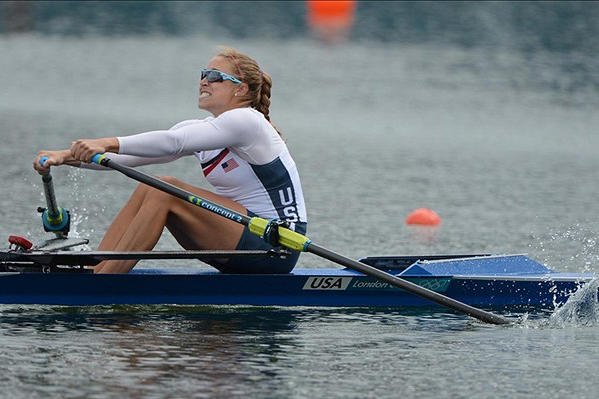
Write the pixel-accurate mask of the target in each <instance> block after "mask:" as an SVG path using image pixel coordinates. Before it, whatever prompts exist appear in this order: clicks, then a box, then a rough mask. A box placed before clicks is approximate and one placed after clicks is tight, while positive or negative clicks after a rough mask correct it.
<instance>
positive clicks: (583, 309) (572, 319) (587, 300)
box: [543, 279, 599, 328]
mask: <svg viewBox="0 0 599 399" xmlns="http://www.w3.org/2000/svg"><path fill="white" fill-rule="evenodd" d="M598 289H599V279H594V280H592V281H591V282H589V283H587V284H584V285H583V286H582V287H581V288H580V289H578V291H576V292H575V293H574V294H572V295H571V296H570V297H569V298H568V301H567V302H566V303H565V304H563V305H562V306H561V307H559V308H557V309H556V310H555V311H554V312H553V313H552V314H551V316H550V317H549V319H548V320H546V321H545V322H544V324H545V325H544V326H543V327H549V328H565V327H590V326H599V301H598V298H597V290H598Z"/></svg>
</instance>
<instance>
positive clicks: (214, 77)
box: [201, 69, 241, 84]
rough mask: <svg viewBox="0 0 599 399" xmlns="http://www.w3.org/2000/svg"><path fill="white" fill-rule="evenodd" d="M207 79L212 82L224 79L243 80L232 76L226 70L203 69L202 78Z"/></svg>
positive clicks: (238, 81)
mask: <svg viewBox="0 0 599 399" xmlns="http://www.w3.org/2000/svg"><path fill="white" fill-rule="evenodd" d="M204 79H206V80H207V81H208V82H210V83H214V82H222V81H224V80H230V81H231V82H233V83H237V84H239V83H241V80H239V79H237V78H236V77H235V76H231V75H229V74H226V73H224V72H221V71H218V70H216V69H204V70H202V78H201V80H204Z"/></svg>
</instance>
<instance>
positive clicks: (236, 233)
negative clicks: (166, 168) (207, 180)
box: [94, 178, 247, 273]
mask: <svg viewBox="0 0 599 399" xmlns="http://www.w3.org/2000/svg"><path fill="white" fill-rule="evenodd" d="M162 180H165V181H167V182H169V183H171V184H174V185H176V186H178V187H181V188H182V189H184V190H187V191H190V192H193V193H194V194H196V195H198V196H200V197H202V198H205V199H207V200H209V201H213V202H215V203H218V204H221V205H223V206H225V207H227V208H229V209H232V210H234V211H236V212H239V213H242V214H246V213H247V211H246V209H245V208H244V207H243V206H242V205H240V204H238V203H236V202H234V201H231V200H229V199H226V198H223V197H220V196H218V195H216V194H214V193H211V192H209V191H206V190H202V189H199V188H196V187H193V186H191V185H188V184H185V183H183V182H181V181H179V180H177V179H174V178H163V179H162ZM137 205H139V206H137ZM127 208H129V209H127ZM135 211H136V212H135ZM131 216H133V217H131ZM117 219H118V220H115V223H113V224H117V226H116V227H114V229H113V228H112V227H113V226H111V228H109V229H108V231H107V233H106V234H107V235H108V234H109V233H111V229H112V233H113V234H115V235H117V236H118V235H119V234H120V239H118V240H116V239H113V238H106V237H105V239H104V240H103V243H102V244H104V245H106V247H104V248H102V249H104V250H114V251H144V250H150V249H152V248H154V246H155V245H156V243H157V242H158V239H159V238H160V236H161V235H162V231H163V229H164V227H165V226H166V227H167V228H168V229H169V231H171V233H172V234H173V236H174V237H175V239H176V240H177V241H178V242H179V243H180V244H181V245H182V246H183V247H184V248H186V249H235V247H236V246H237V243H238V242H239V239H240V237H241V234H242V232H243V226H242V225H240V224H238V223H235V222H233V221H230V220H227V219H225V218H223V217H222V216H219V215H216V214H214V213H212V212H209V211H207V210H205V209H202V208H199V207H197V206H195V205H192V204H190V203H188V202H186V201H183V200H180V199H178V198H176V197H173V196H172V195H170V194H166V193H163V192H162V191H159V190H156V189H153V188H148V189H147V190H146V192H145V195H139V196H136V195H135V193H134V195H133V196H132V197H131V199H130V200H129V202H128V203H127V205H126V206H125V208H123V210H122V211H121V213H119V215H118V216H117ZM112 243H115V245H114V247H112V248H110V245H109V244H112ZM102 244H101V245H102ZM136 263H137V261H136V260H115V261H104V262H101V263H100V264H98V265H97V266H96V267H95V269H94V272H95V273H127V272H128V271H129V270H131V269H132V268H133V267H134V266H135V264H136Z"/></svg>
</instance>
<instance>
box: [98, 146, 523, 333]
mask: <svg viewBox="0 0 599 399" xmlns="http://www.w3.org/2000/svg"><path fill="white" fill-rule="evenodd" d="M92 162H93V163H96V164H98V165H102V166H105V167H108V168H111V169H114V170H117V171H119V172H121V173H123V174H124V175H126V176H129V177H130V178H132V179H134V180H137V181H139V182H141V183H144V184H147V185H148V186H151V187H154V188H156V189H158V190H161V191H164V192H166V193H168V194H171V195H173V196H175V197H177V198H180V199H182V200H184V201H187V202H189V203H191V204H194V205H196V206H199V207H200V208H203V209H206V210H208V211H210V212H213V213H216V214H218V215H220V216H222V217H224V218H227V219H229V220H232V221H234V222H237V223H240V224H242V225H244V226H248V228H249V229H250V231H251V232H252V233H254V234H257V235H259V236H264V234H265V232H266V231H267V228H272V226H271V225H269V221H268V220H266V219H262V218H259V217H252V218H250V217H248V216H246V215H242V214H240V213H238V212H235V211H233V210H231V209H228V208H225V207H223V206H220V205H218V204H215V203H214V202H211V201H208V200H205V199H203V198H199V197H197V196H196V195H194V194H192V193H190V192H188V191H185V190H182V189H180V188H179V187H176V186H173V185H172V184H169V183H166V182H164V181H162V180H159V179H157V178H155V177H152V176H150V175H147V174H145V173H143V172H140V171H138V170H135V169H133V168H130V167H128V166H125V165H121V164H119V163H117V162H115V161H112V160H110V158H108V157H107V156H106V155H105V154H96V155H94V156H93V158H92ZM278 229H279V244H281V245H282V246H284V247H286V248H289V249H292V250H295V251H302V252H311V253H313V254H315V255H318V256H320V257H322V258H325V259H328V260H330V261H332V262H335V263H337V264H339V265H342V266H345V267H347V268H349V269H353V270H356V271H359V272H361V273H364V274H365V275H367V276H370V277H373V278H376V279H378V280H381V281H384V282H386V283H389V284H390V285H393V286H395V287H398V288H402V289H404V290H406V291H408V292H410V293H412V294H414V295H418V296H420V297H422V298H425V299H428V300H429V301H432V302H435V303H438V304H439V305H442V306H445V307H448V308H451V309H454V310H457V311H458V312H461V313H464V314H467V315H469V316H471V317H474V318H476V319H478V320H481V321H484V322H486V323H491V324H510V323H511V321H510V320H509V319H507V318H505V317H502V316H499V315H496V314H493V313H490V312H486V311H484V310H481V309H478V308H475V307H472V306H470V305H467V304H465V303H462V302H459V301H456V300H455V299H452V298H449V297H447V296H445V295H442V294H439V293H438V292H435V291H431V290H429V289H426V288H424V287H421V286H419V285H417V284H414V283H411V282H409V281H407V280H404V279H401V278H399V277H396V276H393V275H391V274H389V273H385V272H384V271H382V270H379V269H376V268H374V267H372V266H369V265H366V264H364V263H360V262H358V261H355V260H353V259H351V258H348V257H345V256H343V255H340V254H338V253H336V252H333V251H331V250H328V249H326V248H324V247H321V246H319V245H316V244H315V243H313V242H312V241H311V240H310V239H308V238H307V237H306V236H304V235H302V234H299V233H296V232H295V231H293V230H290V229H287V228H285V227H281V226H278Z"/></svg>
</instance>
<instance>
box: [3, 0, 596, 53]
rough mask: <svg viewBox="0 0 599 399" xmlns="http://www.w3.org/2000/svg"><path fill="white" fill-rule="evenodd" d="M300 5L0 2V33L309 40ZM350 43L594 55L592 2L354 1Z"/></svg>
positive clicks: (307, 26) (293, 3) (303, 11)
mask: <svg viewBox="0 0 599 399" xmlns="http://www.w3.org/2000/svg"><path fill="white" fill-rule="evenodd" d="M306 9H307V7H306V3H305V2H304V1H284V2H277V1H183V2H179V1H81V2H80V1H4V2H0V33H2V34H12V33H17V32H36V33H40V34H49V35H140V34H142V35H145V34H160V35H191V34H198V33H203V34H211V35H228V36H232V37H245V38H252V37H256V38H281V39H291V38H297V37H303V36H307V35H309V33H310V32H309V31H310V29H309V24H308V23H307V19H306ZM349 38H350V40H374V41H384V42H398V43H404V44H410V43H415V44H422V43H436V44H453V45H459V46H501V47H515V48H518V49H521V50H527V49H531V50H534V49H538V48H544V49H547V50H551V51H570V50H577V51H585V52H586V51H588V52H592V51H595V52H596V51H597V50H598V49H599V3H598V2H585V1H581V2H576V1H563V2H560V1H557V2H553V1H548V2H544V1H534V2H518V1H515V2H502V1H497V2H486V1H481V2H445V1H440V2H435V1H415V2H411V1H408V2H387V1H385V2H383V1H358V2H357V7H356V9H355V20H354V23H353V26H352V29H351V32H350V35H349Z"/></svg>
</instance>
